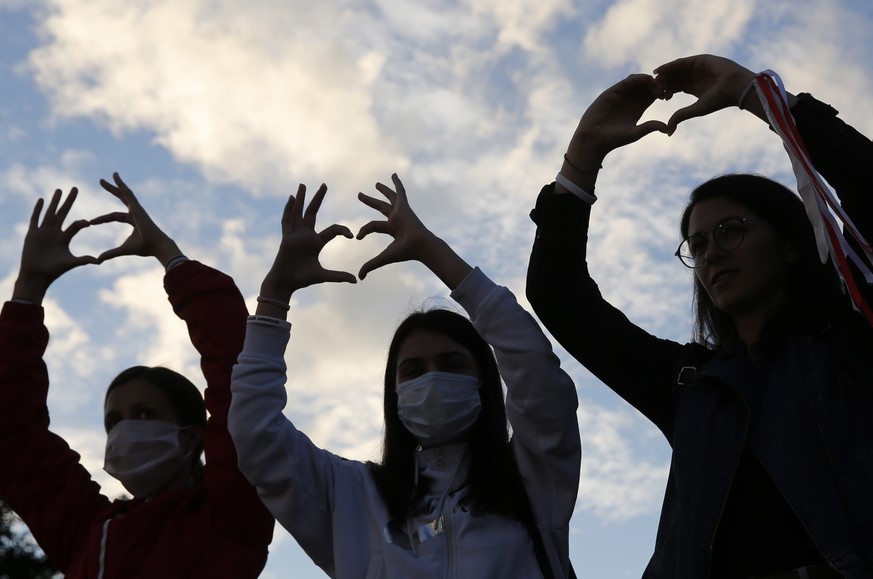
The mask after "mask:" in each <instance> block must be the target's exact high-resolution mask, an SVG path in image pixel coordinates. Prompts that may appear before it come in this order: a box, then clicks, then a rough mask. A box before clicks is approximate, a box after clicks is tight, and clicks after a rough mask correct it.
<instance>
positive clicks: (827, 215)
mask: <svg viewBox="0 0 873 579" xmlns="http://www.w3.org/2000/svg"><path fill="white" fill-rule="evenodd" d="M753 84H754V86H755V89H756V90H757V91H758V95H759V97H760V100H761V104H762V105H763V107H764V111H765V112H766V113H767V119H768V120H769V122H770V126H771V127H772V128H773V130H774V131H775V132H776V134H777V135H779V137H780V138H781V139H782V141H783V144H784V146H785V150H786V151H787V152H788V156H789V158H790V159H791V165H792V167H793V169H794V174H795V176H796V177H797V190H798V192H799V193H800V197H801V199H802V200H803V204H804V207H806V215H807V217H809V220H810V222H811V223H812V228H813V231H814V232H815V237H816V244H817V246H818V251H819V258H820V259H821V261H822V263H825V262H826V261H827V257H828V254H830V256H831V258H832V260H833V265H834V268H835V269H836V271H837V275H838V276H839V278H840V280H841V281H842V284H843V288H844V289H845V290H846V291H847V292H848V294H849V297H850V298H851V300H852V306H853V307H854V308H855V310H857V311H859V312H861V313H862V314H864V316H865V317H866V318H867V322H868V323H869V324H870V325H871V326H873V310H871V308H870V306H869V305H868V304H867V302H866V300H864V296H863V295H862V294H861V291H860V289H859V288H858V285H857V283H856V281H855V277H854V276H853V275H852V272H851V270H850V269H849V261H852V262H853V263H854V264H855V265H856V266H857V267H858V269H859V271H860V272H861V274H862V275H863V276H864V279H865V281H866V282H867V283H868V284H873V272H871V271H870V268H869V266H868V265H867V263H865V262H864V260H863V259H861V258H860V257H859V256H858V254H857V253H856V252H855V251H854V250H853V249H852V247H851V246H850V245H849V244H848V242H847V241H846V238H845V236H844V235H843V231H841V229H840V227H839V225H838V224H837V221H836V219H835V218H834V214H836V215H837V217H839V219H840V221H841V222H842V223H843V227H844V229H845V231H847V232H848V233H849V235H851V237H852V238H853V239H854V240H855V241H856V242H857V243H858V244H859V245H860V246H861V248H862V249H863V251H864V254H865V255H866V256H867V258H868V259H869V260H870V261H871V262H873V247H871V245H870V243H869V242H867V240H866V239H864V236H863V235H861V233H860V231H858V229H857V228H856V227H855V224H854V223H852V220H851V218H850V217H849V216H848V215H847V214H846V212H845V211H844V210H843V208H842V206H841V205H840V203H839V202H838V201H837V199H836V198H835V197H834V194H833V193H832V192H831V190H830V188H828V186H827V185H826V184H825V182H824V180H823V179H822V177H821V175H819V173H818V171H816V169H815V167H813V165H812V161H811V160H810V158H809V153H808V151H807V150H806V145H805V144H804V143H803V139H802V138H801V137H800V132H799V131H798V130H797V126H796V125H795V123H794V117H793V116H792V114H791V111H790V110H789V108H788V103H787V94H786V92H785V87H784V86H783V84H782V79H781V78H779V75H778V74H776V73H775V72H773V71H772V70H765V71H763V72H761V73H759V74H758V75H757V76H756V77H755V80H754V81H753ZM832 212H833V213H832Z"/></svg>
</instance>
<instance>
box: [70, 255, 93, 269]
mask: <svg viewBox="0 0 873 579" xmlns="http://www.w3.org/2000/svg"><path fill="white" fill-rule="evenodd" d="M99 263H100V261H99V260H98V258H96V257H94V256H92V255H80V256H78V257H75V258H73V267H79V266H80V265H97V264H99Z"/></svg>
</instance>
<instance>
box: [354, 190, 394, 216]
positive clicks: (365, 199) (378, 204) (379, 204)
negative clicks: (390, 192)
mask: <svg viewBox="0 0 873 579" xmlns="http://www.w3.org/2000/svg"><path fill="white" fill-rule="evenodd" d="M358 200H359V201H360V202H361V203H363V204H364V205H366V206H367V207H372V208H373V209H375V210H376V211H378V212H379V213H381V214H382V215H384V216H385V217H388V216H389V215H390V214H391V204H390V203H386V202H385V201H382V200H381V199H376V198H375V197H370V196H369V195H367V194H365V193H358Z"/></svg>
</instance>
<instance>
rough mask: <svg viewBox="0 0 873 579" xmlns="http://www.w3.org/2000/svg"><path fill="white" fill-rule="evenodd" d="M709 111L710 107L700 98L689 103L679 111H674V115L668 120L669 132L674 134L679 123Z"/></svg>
mask: <svg viewBox="0 0 873 579" xmlns="http://www.w3.org/2000/svg"><path fill="white" fill-rule="evenodd" d="M709 112H710V109H709V107H708V106H706V105H705V104H704V103H703V102H701V101H699V100H698V101H696V102H695V103H693V104H690V105H688V106H687V107H683V108H681V109H679V110H678V111H676V112H675V113H673V116H672V117H670V120H669V121H667V126H668V128H669V132H668V133H667V134H668V135H672V134H673V133H674V132H675V131H676V127H678V126H679V123H681V122H684V121H687V120H688V119H694V118H697V117H702V116H704V115H706V114H708V113H709Z"/></svg>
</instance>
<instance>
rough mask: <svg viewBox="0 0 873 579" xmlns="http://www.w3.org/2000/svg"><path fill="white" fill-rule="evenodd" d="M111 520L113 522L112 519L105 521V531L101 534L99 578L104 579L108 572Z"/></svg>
mask: <svg viewBox="0 0 873 579" xmlns="http://www.w3.org/2000/svg"><path fill="white" fill-rule="evenodd" d="M110 522H112V519H106V520H105V521H104V522H103V532H102V533H101V535H100V558H99V562H98V563H99V569H98V571H97V579H104V577H105V573H106V541H107V540H108V539H109V523H110Z"/></svg>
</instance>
